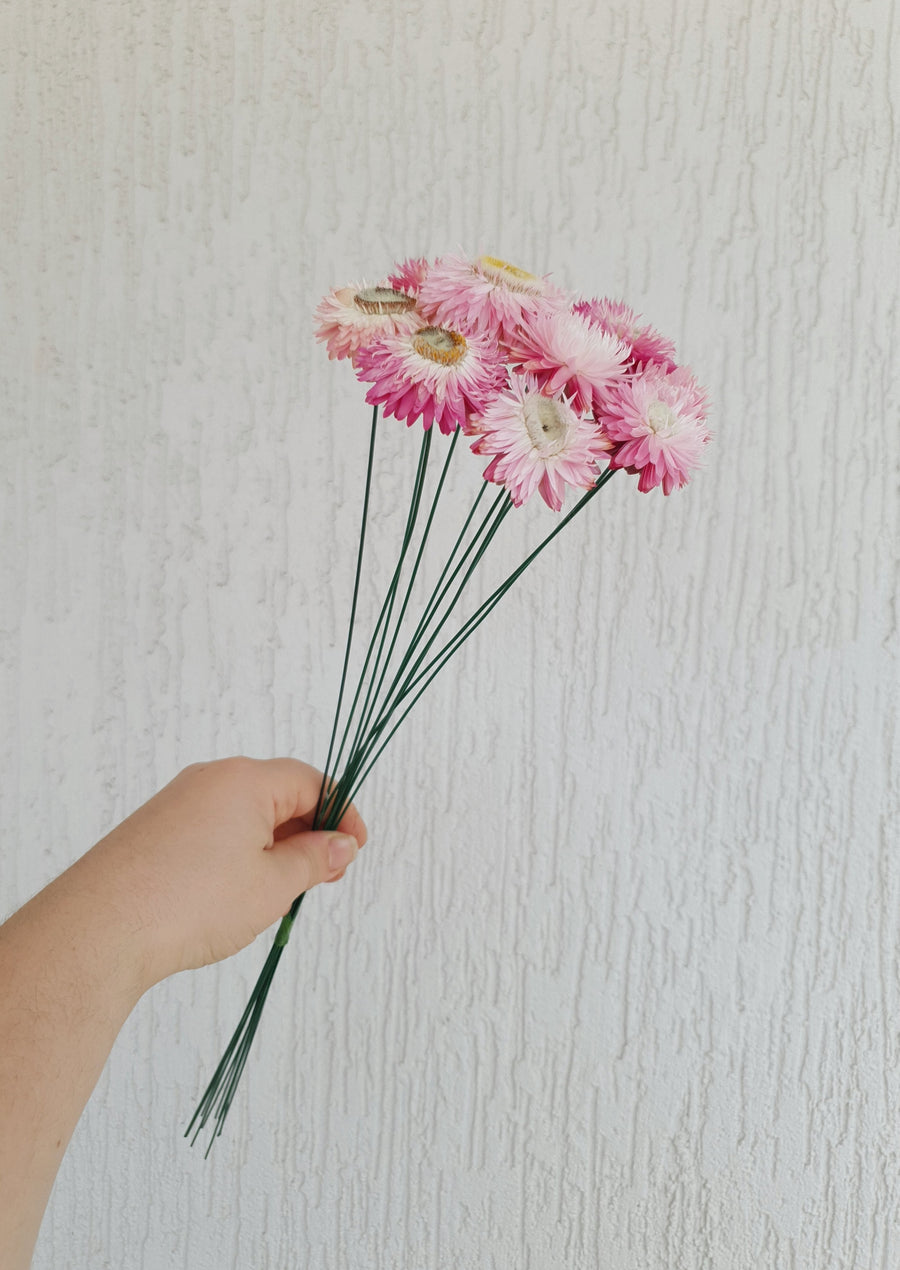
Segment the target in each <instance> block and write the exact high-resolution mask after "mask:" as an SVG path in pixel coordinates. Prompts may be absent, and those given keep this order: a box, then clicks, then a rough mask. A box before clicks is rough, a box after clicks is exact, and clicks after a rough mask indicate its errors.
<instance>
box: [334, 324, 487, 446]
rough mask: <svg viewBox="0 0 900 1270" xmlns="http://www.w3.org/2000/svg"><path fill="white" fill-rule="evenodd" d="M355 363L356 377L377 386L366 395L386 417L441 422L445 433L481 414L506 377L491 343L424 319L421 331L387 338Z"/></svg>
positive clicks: (428, 423) (426, 423)
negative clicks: (426, 322)
mask: <svg viewBox="0 0 900 1270" xmlns="http://www.w3.org/2000/svg"><path fill="white" fill-rule="evenodd" d="M355 365H356V373H357V376H358V377H359V378H360V379H361V380H363V381H364V382H365V383H370V384H371V385H372V387H371V388H370V389H369V391H368V392H367V393H366V401H367V402H368V403H369V405H370V406H382V407H383V408H384V413H385V414H386V415H394V416H395V418H397V419H405V420H406V422H407V424H412V423H415V421H416V420H417V419H421V420H422V423H423V426H424V427H425V428H430V427H431V425H432V423H436V424H437V425H438V427H439V428H440V430H441V432H446V433H449V432H453V431H455V430H456V428H458V427H460V426H461V425H462V424H464V423H466V422H467V421H468V420H469V419H470V418H471V417H472V416H473V415H479V414H482V413H483V412H484V410H485V409H486V408H487V406H488V405H489V403H490V402H491V401H492V400H493V398H494V397H495V396H496V395H497V393H498V392H499V391H500V389H501V387H502V386H503V383H504V379H505V374H506V372H505V370H504V368H503V363H502V361H501V356H500V350H499V348H498V347H497V345H496V344H495V343H494V342H493V341H492V340H489V339H487V338H486V337H484V336H481V335H475V334H472V333H468V334H466V335H462V334H461V333H460V332H459V331H455V330H451V329H450V328H448V327H443V326H422V325H421V319H420V322H419V329H418V330H416V331H413V332H402V333H401V332H398V333H396V334H392V335H385V336H383V337H382V338H381V339H380V340H377V341H376V342H375V343H373V344H370V345H369V346H367V347H366V348H361V349H360V350H359V352H358V354H357V356H356V363H355Z"/></svg>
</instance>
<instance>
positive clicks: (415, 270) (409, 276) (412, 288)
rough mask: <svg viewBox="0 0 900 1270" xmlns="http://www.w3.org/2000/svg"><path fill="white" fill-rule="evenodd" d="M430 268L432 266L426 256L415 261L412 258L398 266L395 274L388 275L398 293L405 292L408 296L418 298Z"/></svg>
mask: <svg viewBox="0 0 900 1270" xmlns="http://www.w3.org/2000/svg"><path fill="white" fill-rule="evenodd" d="M429 268H430V265H429V263H428V261H427V260H426V259H425V257H424V256H418V257H416V258H415V259H413V258H412V257H410V258H409V259H408V260H404V261H403V263H402V264H399V265H397V267H396V269H395V270H394V272H393V273H392V274H389V275H388V282H389V283H390V285H391V286H392V287H395V288H396V289H397V290H398V291H405V292H406V294H407V295H412V296H418V294H419V291H420V289H421V286H422V283H423V282H424V281H425V275H426V274H427V273H428V270H429Z"/></svg>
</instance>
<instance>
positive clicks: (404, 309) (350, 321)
mask: <svg viewBox="0 0 900 1270" xmlns="http://www.w3.org/2000/svg"><path fill="white" fill-rule="evenodd" d="M415 308H416V302H415V298H414V297H413V296H410V295H407V294H406V293H405V292H404V291H402V290H398V289H396V288H395V287H392V286H378V287H370V286H367V285H366V284H365V283H363V284H361V285H360V286H348V287H337V288H335V289H334V290H333V291H329V293H328V295H327V296H325V298H324V300H322V301H321V303H320V304H319V305H318V307H317V309H316V313H315V317H316V339H317V340H321V341H322V342H323V343H324V344H325V347H326V348H327V350H328V356H329V358H331V359H333V360H336V361H340V360H341V359H342V358H345V357H350V358H353V357H355V355H356V353H357V351H358V350H359V349H360V348H363V347H364V346H365V345H366V344H370V343H371V342H372V340H373V339H377V338H378V336H380V335H389V334H394V333H395V332H398V331H414V330H415V329H416V327H417V326H421V324H422V319H421V318H420V316H419V314H418V313H416V311H415Z"/></svg>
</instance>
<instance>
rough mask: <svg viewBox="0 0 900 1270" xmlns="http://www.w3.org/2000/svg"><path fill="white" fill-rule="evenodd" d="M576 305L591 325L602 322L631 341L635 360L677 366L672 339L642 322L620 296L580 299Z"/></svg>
mask: <svg viewBox="0 0 900 1270" xmlns="http://www.w3.org/2000/svg"><path fill="white" fill-rule="evenodd" d="M573 308H574V311H575V312H576V313H580V314H581V315H582V316H583V317H586V318H587V319H588V321H589V322H590V323H591V325H592V326H599V327H600V329H601V330H602V331H606V332H607V334H608V335H614V336H615V337H616V339H619V340H621V341H622V342H623V344H628V345H629V346H630V348H631V359H632V361H634V362H636V363H638V364H644V363H647V362H652V363H653V364H654V365H658V366H664V367H665V368H666V369H667V370H674V369H675V345H674V344H673V343H672V341H671V340H667V339H666V338H665V337H664V336H662V335H660V334H659V332H658V331H655V330H654V329H653V327H652V326H644V325H641V321H640V318H639V316H638V314H637V313H635V311H634V309H630V308H629V307H628V305H627V304H623V303H622V301H621V300H606V299H603V300H579V301H578V302H577V304H575V305H574V306H573Z"/></svg>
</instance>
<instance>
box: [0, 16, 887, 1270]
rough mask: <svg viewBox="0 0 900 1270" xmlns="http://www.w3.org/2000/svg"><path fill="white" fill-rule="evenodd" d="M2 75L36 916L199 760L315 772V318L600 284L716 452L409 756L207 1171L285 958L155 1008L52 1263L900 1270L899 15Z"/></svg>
mask: <svg viewBox="0 0 900 1270" xmlns="http://www.w3.org/2000/svg"><path fill="white" fill-rule="evenodd" d="M0 49H2V53H0V58H2V72H3V73H2V79H0V141H2V150H0V153H2V160H0V162H2V182H0V230H2V240H3V250H2V256H0V285H2V314H0V374H2V394H3V402H2V417H0V429H2V433H0V438H2V440H0V444H2V450H0V492H2V504H0V516H2V532H3V540H2V541H3V550H2V554H0V600H2V608H0V710H2V718H3V721H4V726H3V728H2V730H0V886H2V891H0V902H2V908H3V911H4V913H6V912H9V911H10V910H11V909H12V908H14V907H15V906H16V905H17V904H18V903H20V902H22V901H24V900H25V899H26V898H27V897H28V896H29V895H30V894H31V893H33V892H34V891H35V890H36V889H38V888H39V887H40V886H41V885H42V884H43V883H44V882H45V881H47V880H48V879H49V878H50V877H51V876H52V875H53V874H54V873H56V872H57V871H59V870H60V869H61V868H62V867H63V866H64V865H65V864H67V863H68V862H69V861H71V860H72V859H73V858H74V856H75V855H77V854H78V853H80V852H81V851H82V850H84V849H85V848H86V847H88V846H89V845H90V844H91V843H92V842H93V841H94V840H95V839H96V838H97V837H99V836H100V835H101V834H102V833H104V832H105V831H106V830H107V829H108V828H109V827H111V826H112V825H113V824H114V823H116V822H117V821H118V820H120V819H121V818H122V817H123V816H124V815H125V814H126V813H127V812H129V811H130V810H131V809H133V808H134V807H135V806H136V805H137V804H138V803H140V802H142V801H143V800H144V799H145V798H146V797H147V796H149V795H150V794H151V793H152V792H153V791H154V790H155V789H157V788H158V787H159V786H160V785H161V784H162V783H164V782H165V781H166V780H168V779H169V778H170V777H171V776H172V775H173V774H174V773H175V772H176V771H177V770H178V769H179V768H180V767H181V766H183V765H184V764H186V763H188V762H191V761H194V760H198V759H201V758H209V757H215V756H224V755H226V754H230V753H236V752H244V753H250V754H255V755H259V756H266V755H270V754H275V753H293V754H296V755H298V756H300V757H305V758H308V759H310V760H311V761H314V762H319V763H321V762H322V760H323V758H324V750H325V746H326V743H327V731H328V722H329V715H330V710H331V708H332V701H333V694H334V691H335V687H336V682H337V675H338V671H339V666H340V657H341V648H340V645H341V640H342V638H343V630H344V624H345V621H346V615H347V610H348V605H349V596H350V588H351V582H352V566H353V550H354V543H355V537H356V524H357V516H358V505H359V496H360V491H361V482H362V473H363V466H364V452H365V443H366V435H367V427H368V411H367V409H366V408H365V406H364V405H363V404H362V398H361V393H360V391H359V389H358V388H357V386H356V385H355V381H354V380H353V377H352V375H351V374H350V372H349V371H348V370H347V369H346V367H343V366H335V365H332V364H329V363H328V362H327V361H326V359H325V357H324V354H323V353H322V351H321V350H320V349H318V348H316V347H315V346H314V344H313V341H312V338H311V320H310V314H311V310H312V308H313V306H314V305H315V303H316V301H317V300H318V298H319V296H320V295H321V294H322V293H323V292H324V291H325V290H326V288H327V287H328V286H330V285H331V284H332V283H338V282H344V281H346V280H349V279H359V278H368V279H370V280H373V279H374V278H376V277H377V276H379V275H381V274H382V273H383V272H384V271H385V270H386V267H387V266H389V265H390V264H391V263H392V262H393V261H394V260H395V259H396V258H398V257H402V256H404V255H406V254H412V253H419V252H422V253H426V254H429V255H431V254H436V253H439V252H441V251H445V250H448V249H453V248H456V247H463V248H464V249H465V250H467V251H472V252H478V251H488V252H491V253H494V254H497V255H500V256H503V257H505V258H507V259H510V260H513V261H515V262H517V263H520V264H522V265H524V266H525V267H526V268H530V269H534V270H536V271H538V272H545V271H547V270H552V271H553V272H554V274H555V276H556V277H557V278H558V279H559V280H560V281H561V282H563V283H564V284H566V285H568V286H572V287H577V288H579V289H581V290H583V291H585V292H587V293H589V294H595V293H597V294H604V293H606V294H611V295H614V296H622V297H624V298H627V299H628V300H629V301H630V302H631V303H633V304H634V305H635V306H636V307H638V308H639V309H640V310H642V311H643V312H644V313H645V315H646V316H647V318H648V319H649V320H650V321H652V322H653V324H654V325H656V326H658V327H659V328H661V329H662V330H664V331H665V332H667V333H669V334H671V335H672V336H673V337H674V338H675V339H676V341H677V344H678V348H679V352H680V354H681V355H682V357H683V358H684V359H685V360H686V361H688V362H690V363H691V365H692V366H693V367H694V368H695V370H696V371H697V373H698V374H699V376H700V378H701V379H702V380H703V381H704V382H706V383H708V384H709V385H710V387H711V390H712V395H713V398H714V401H715V411H714V415H713V417H712V424H713V427H714V429H715V433H716V438H715V445H714V447H713V448H712V449H711V451H710V455H709V465H708V469H707V471H706V472H705V473H704V474H703V475H702V476H701V477H700V478H698V479H697V480H696V482H695V483H694V484H693V485H692V486H691V487H690V488H689V489H688V490H686V491H684V492H683V493H681V494H680V495H677V496H673V497H672V498H670V499H664V498H662V497H661V496H660V495H659V494H658V493H657V494H654V495H648V496H643V495H639V494H638V493H637V491H636V489H635V488H634V484H633V482H630V481H629V480H628V478H627V477H621V478H619V477H617V478H616V479H615V480H614V481H613V482H612V483H611V485H610V486H609V488H608V490H606V491H605V492H604V494H603V495H602V496H601V501H600V502H598V503H596V504H594V505H592V508H591V512H590V514H589V515H585V517H584V519H583V521H580V522H579V521H576V522H575V523H574V524H573V525H572V527H571V529H570V530H568V531H567V533H566V536H565V537H564V538H561V539H560V541H559V543H558V544H557V545H556V546H555V547H554V548H553V552H552V553H548V555H547V557H545V558H544V559H543V560H542V561H541V562H540V564H538V565H536V566H535V569H534V571H533V573H532V574H531V575H529V577H528V578H527V580H526V581H525V582H523V584H522V585H521V588H520V590H519V592H518V594H516V593H513V595H512V596H510V597H509V599H508V601H507V602H506V604H505V607H503V608H501V609H498V611H497V613H496V614H495V615H494V616H493V618H492V619H491V623H490V626H489V627H486V628H485V629H484V630H483V631H482V632H480V635H481V636H482V638H481V639H479V640H478V641H477V643H476V642H473V643H472V644H470V645H469V646H468V647H467V649H466V650H465V652H464V653H463V654H462V656H461V657H460V660H459V661H458V663H457V665H456V667H455V671H454V672H453V673H452V674H450V673H448V674H447V676H446V678H445V679H444V680H443V681H438V683H437V684H436V685H435V686H434V688H433V690H432V695H431V701H430V706H429V707H428V708H426V709H422V710H420V711H418V712H417V713H416V714H414V715H413V716H411V718H410V720H409V721H408V724H407V726H406V730H405V733H404V734H401V736H400V737H398V740H397V743H396V744H395V745H394V747H393V749H392V750H391V751H390V752H389V753H388V754H387V755H386V756H385V759H384V761H383V762H382V764H381V765H380V768H379V769H378V771H377V772H376V774H375V776H374V777H373V779H372V780H371V783H370V784H369V786H368V788H367V790H366V791H365V792H364V795H363V796H362V797H361V799H360V804H361V807H362V810H363V812H364V814H365V815H366V818H367V820H368V822H369V825H370V829H371V846H370V847H369V848H367V850H366V852H365V853H364V855H363V857H362V858H361V859H360V861H359V862H358V863H357V864H356V865H355V866H354V868H353V870H351V872H350V874H348V877H347V880H346V881H345V882H344V883H343V884H341V885H340V886H337V887H331V888H325V889H326V890H327V892H328V893H327V894H326V893H322V892H317V893H316V894H315V896H314V897H311V899H310V901H309V902H308V904H307V905H306V906H305V908H304V912H303V915H302V921H301V924H300V926H299V928H298V930H297V932H296V934H295V937H294V939H293V940H292V943H291V946H290V947H289V949H288V954H289V955H288V956H287V957H286V958H285V961H284V963H283V969H282V970H281V971H280V981H279V982H277V985H276V989H275V990H274V993H273V997H272V999H271V1003H270V1007H269V1013H268V1017H267V1018H266V1020H265V1023H264V1027H263V1031H262V1035H261V1039H260V1042H259V1045H258V1049H257V1051H256V1053H255V1055H254V1057H253V1058H252V1059H251V1063H250V1066H249V1069H248V1073H247V1077H246V1079H245V1086H244V1088H243V1089H242V1091H241V1093H240V1095H239V1097H238V1100H237V1103H236V1105H235V1108H234V1111H233V1113H232V1119H231V1122H230V1123H229V1125H228V1128H227V1130H226V1134H225V1136H224V1137H223V1139H222V1140H221V1141H220V1143H219V1145H218V1147H217V1149H216V1151H215V1152H214V1154H213V1156H212V1157H211V1158H210V1159H209V1160H208V1161H206V1162H204V1160H203V1158H202V1156H201V1155H200V1153H199V1152H198V1151H196V1150H195V1151H194V1152H191V1151H190V1150H189V1149H188V1148H187V1147H186V1145H185V1144H184V1143H183V1142H182V1141H181V1139H180V1133H181V1131H182V1129H183V1127H184V1124H185V1122H186V1119H187V1118H188V1116H189V1115H190V1113H191V1111H192V1109H193V1106H194V1103H195V1101H196V1098H197V1096H198V1094H199V1092H200V1091H201V1089H202V1087H203V1084H204V1083H205V1079H206V1078H207V1077H208V1076H209V1074H210V1072H211V1069H212V1067H213V1065H214V1063H215V1061H216V1060H217V1058H218V1055H219V1052H220V1050H221V1047H222V1045H223V1043H224V1041H225V1040H226V1039H227V1036H228V1035H229V1033H230V1031H231V1027H232V1026H233V1024H234V1022H235V1021H236V1017H237V1015H238V1014H239V1012H240V1009H241V1007H242V1004H243V1001H244V999H245V997H246V993H247V991H248V990H249V986H250V985H251V983H252V982H253V980H254V978H255V976H256V973H257V970H258V968H259V966H260V964H261V962H262V960H263V958H264V955H265V947H264V946H263V941H260V943H259V945H258V946H254V947H253V948H251V949H249V950H247V951H246V952H245V953H243V954H241V955H240V956H239V957H238V958H237V959H235V960H234V961H232V962H230V963H228V964H226V965H223V966H220V967H217V968H215V969H210V970H206V971H203V972H199V973H197V974H192V975H185V976H182V977H180V978H178V979H176V980H173V981H170V982H168V983H167V984H165V985H162V986H160V987H159V988H158V989H156V990H155V991H154V992H153V993H152V994H150V995H149V996H148V997H147V998H145V999H144V1001H143V1002H142V1004H141V1006H140V1007H139V1009H138V1010H137V1012H136V1013H135V1015H134V1016H133V1017H132V1019H131V1020H130V1022H129V1024H128V1026H127V1027H126V1029H125V1031H124V1033H123V1034H122V1036H121V1039H120V1042H119V1044H118V1047H117V1049H116V1050H115V1052H114V1054H113V1056H112V1058H111V1061H110V1063H109V1066H108V1069H107V1071H106V1073H105V1075H104V1077H103V1079H102V1080H101V1083H100V1085H99V1086H98V1088H97V1091H96V1093H95V1095H94V1097H93V1099H92V1100H91V1103H90V1105H89V1107H88V1109H87V1112H86V1114H85V1116H84V1118H83V1121H82V1123H81V1125H80V1127H79V1130H78V1132H77V1135H76V1138H75V1140H74V1141H73V1144H72V1147H71V1150H70V1152H69V1154H68V1156H67V1158H66V1160H65V1162H64V1165H63V1168H62V1171H61V1173H60V1177H59V1180H58V1183H57V1187H56V1191H55V1193H54V1197H53V1201H52V1205H51V1209H50V1211H49V1213H48V1216H47V1220H46V1223H45V1227H44V1230H43V1233H42V1236H41V1240H40V1243H39V1247H38V1252H37V1256H36V1262H35V1264H36V1266H37V1267H38V1268H39V1270H51V1268H52V1270H64V1268H65V1267H73V1268H74V1267H91V1268H92V1270H94V1268H101V1267H115V1268H116V1270H121V1268H125V1270H130V1268H132V1267H142V1268H145V1270H176V1267H177V1268H184V1270H207V1268H208V1270H212V1268H213V1267H215V1268H216V1270H221V1268H223V1267H253V1268H254V1270H282V1268H284V1267H295V1266H305V1267H311V1268H312V1267H315V1268H316V1270H351V1268H354V1270H381V1268H384V1270H388V1268H395V1267H409V1268H410V1270H435V1268H437V1267H448V1268H449V1267H454V1270H458V1268H459V1267H478V1268H479V1270H481V1268H485V1267H491V1268H492V1270H513V1268H515V1270H518V1268H525V1270H554V1268H556V1267H563V1266H565V1267H577V1268H584V1270H588V1268H590V1270H594V1268H595V1267H597V1268H602V1270H651V1268H652V1270H656V1268H657V1267H659V1268H662V1267H677V1268H679V1270H701V1268H703V1270H706V1268H707V1267H708V1268H710V1270H712V1268H713V1267H714V1268H715V1270H746V1268H747V1267H751V1266H754V1267H755V1266H760V1267H779V1268H781V1267H785V1268H788V1267H791V1268H793V1267H796V1268H797V1270H800V1268H801V1267H803V1268H806V1267H820V1266H821V1267H825V1266H827V1267H829V1268H830V1270H843V1268H844V1267H860V1268H863V1267H865V1268H866V1270H869V1268H872V1270H874V1268H875V1267H884V1268H887V1267H891V1266H896V1265H897V1264H900V1118H898V1099H900V941H898V931H897V927H898V913H900V858H898V854H897V838H898V804H897V785H896V782H895V780H894V779H893V778H892V771H893V772H896V760H897V737H896V731H895V717H896V709H897V661H896V652H897V643H896V609H895V601H894V578H893V577H892V572H893V562H894V559H895V556H896V548H897V536H896V531H897V501H896V485H895V481H896V473H897V457H898V438H900V429H898V378H897V363H896V349H897V346H898V338H900V329H898V315H897V301H896V295H897V283H896V280H897V278H898V276H900V249H898V241H900V240H898V181H900V177H898V173H900V162H898V159H900V154H898V144H900V143H898V136H897V130H896V129H897V119H898V117H900V115H898V110H900V87H898V86H900V9H898V6H897V5H896V4H895V3H894V2H893V0H865V2H863V3H860V2H859V0H836V2H835V3H832V4H829V5H822V4H816V3H813V0H777V3H776V2H775V0H755V2H754V3H752V4H751V3H750V2H749V0H733V2H731V0H723V3H720V4H709V3H707V2H706V0H670V2H669V3H662V0H614V2H613V3H610V4H608V5H600V4H597V3H596V2H595V0H566V2H565V3H563V0H550V2H549V3H540V4H539V3H535V2H534V0H499V3H496V4H489V5H485V4H483V3H482V2H481V0H458V2H457V3H456V4H454V5H444V4H438V3H435V2H434V0H392V3H387V0H373V2H372V3H369V4H365V3H363V2H362V0H350V3H348V4H345V5H340V6H334V5H326V4H324V3H321V2H320V0H319V2H316V3H313V2H311V0H310V2H307V3H299V4H298V3H294V2H289V0H245V2H242V3H235V2H234V0H218V2H215V3H214V2H213V0H158V2H154V3H141V2H140V0H95V2H94V3H83V2H79V0H59V2H58V3H49V0H6V3H5V4H3V5H0ZM385 436H386V441H385V449H384V451H383V456H382V466H381V467H380V468H379V472H378V477H377V482H376V485H377V489H376V495H377V499H378V506H379V508H380V511H379V513H378V516H377V518H376V529H377V530H378V532H377V533H375V536H374V539H373V550H372V556H371V575H370V576H371V578H372V583H371V586H370V587H368V588H367V590H366V591H365V593H364V596H363V606H364V609H365V610H366V611H367V612H368V613H370V614H371V612H372V608H373V606H374V604H375V595H376V590H375V584H376V582H377V581H379V580H383V577H384V571H385V570H386V568H387V567H388V564H389V562H390V556H391V553H390V549H389V543H390V542H391V541H392V540H393V539H392V534H393V533H395V532H396V520H395V518H394V517H392V515H391V514H390V509H391V508H392V506H393V505H394V504H396V503H398V502H399V501H400V500H402V499H403V498H405V496H406V495H405V490H406V488H407V482H408V478H409V474H410V465H411V461H412V449H411V441H410V439H409V437H408V436H407V434H406V433H405V430H404V429H402V428H401V427H399V426H398V427H397V428H396V429H395V430H394V431H393V432H390V431H386V433H385ZM463 466H465V465H463ZM476 471H477V466H476V461H475V460H474V459H472V460H471V463H470V465H469V471H468V474H469V475H470V476H471V475H472V474H474V473H475V472H476ZM464 484H465V482H461V483H460V488H459V491H458V492H457V493H454V494H453V497H459V498H460V499H462V498H463V497H464V495H465V490H464V488H463V486H464ZM601 504H602V505H601ZM549 523H550V520H549V514H548V513H546V512H543V511H542V510H541V509H539V508H537V507H535V508H529V509H527V510H526V511H525V512H523V514H522V515H521V516H520V517H519V518H518V519H517V520H516V522H515V524H514V525H513V526H511V527H510V532H509V534H508V535H507V536H506V537H505V538H504V540H503V542H502V544H501V545H500V548H499V557H500V559H499V563H498V566H497V567H498V568H499V567H500V565H501V564H502V563H504V562H506V563H509V562H510V561H511V560H512V559H513V558H514V557H515V556H516V555H517V553H518V554H521V553H522V552H523V551H524V549H525V547H526V546H527V545H528V544H529V543H531V542H534V541H535V540H536V537H537V536H538V535H539V534H540V533H541V532H542V531H544V530H545V529H546V527H547V526H548V524H549ZM507 557H508V559H507Z"/></svg>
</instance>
